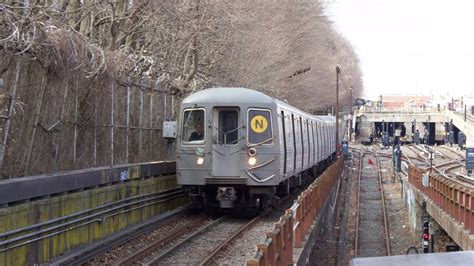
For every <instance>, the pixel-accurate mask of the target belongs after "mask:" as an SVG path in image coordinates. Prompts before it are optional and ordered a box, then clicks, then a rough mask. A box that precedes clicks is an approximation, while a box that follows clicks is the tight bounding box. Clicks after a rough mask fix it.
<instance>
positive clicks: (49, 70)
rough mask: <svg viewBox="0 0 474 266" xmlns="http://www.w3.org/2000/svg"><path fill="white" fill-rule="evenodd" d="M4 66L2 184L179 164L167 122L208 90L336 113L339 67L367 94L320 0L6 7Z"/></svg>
mask: <svg viewBox="0 0 474 266" xmlns="http://www.w3.org/2000/svg"><path fill="white" fill-rule="evenodd" d="M0 59H1V61H0V78H3V79H4V80H5V86H4V88H3V89H2V91H1V95H0V96H1V97H0V98H1V99H0V103H2V108H3V112H2V116H3V118H2V119H3V120H2V130H3V131H2V132H3V133H2V134H3V139H2V145H1V147H0V164H1V165H2V170H1V171H2V174H3V175H4V176H21V175H29V174H35V173H45V172H52V171H59V170H68V169H77V168H84V167H92V166H99V165H108V164H117V163H125V162H140V161H151V160H160V159H166V158H172V157H173V154H172V153H170V152H169V150H170V148H172V143H168V141H167V140H163V139H162V138H161V125H162V122H163V121H164V120H167V119H176V111H175V109H176V106H177V105H178V104H179V101H180V99H182V98H183V97H185V96H187V95H189V94H190V93H192V92H194V91H197V90H201V89H204V88H206V87H211V86H243V87H249V88H253V89H257V90H261V91H263V92H265V93H267V94H270V95H272V96H275V97H277V98H280V99H287V100H288V101H289V102H290V104H293V105H296V106H298V107H300V108H301V109H304V110H306V111H314V110H327V109H328V108H329V107H330V106H331V105H334V103H335V69H334V68H335V66H336V65H339V66H340V67H341V69H342V80H343V83H342V86H343V87H348V86H351V85H352V86H354V88H355V92H354V98H355V97H356V96H357V95H360V94H361V89H362V82H361V73H360V70H359V66H358V60H357V57H356V55H355V54H354V52H353V50H352V48H351V47H350V45H349V44H348V43H347V41H345V40H344V39H343V38H342V37H341V36H340V35H339V34H338V33H336V32H335V31H334V30H333V29H332V27H331V22H330V21H329V20H328V19H327V18H326V17H325V16H324V13H323V7H322V6H321V3H320V2H319V1H316V0H314V1H289V0H288V1H271V0H267V1H230V2H229V1H220V0H207V1H204V0H195V1H179V0H175V1H150V0H134V1H130V0H115V1H97V0H36V1H34V0H30V1H0ZM348 93H349V92H348V90H347V88H341V95H340V99H343V100H342V101H343V102H345V104H346V105H348V100H349V96H348ZM294 95H298V97H294Z"/></svg>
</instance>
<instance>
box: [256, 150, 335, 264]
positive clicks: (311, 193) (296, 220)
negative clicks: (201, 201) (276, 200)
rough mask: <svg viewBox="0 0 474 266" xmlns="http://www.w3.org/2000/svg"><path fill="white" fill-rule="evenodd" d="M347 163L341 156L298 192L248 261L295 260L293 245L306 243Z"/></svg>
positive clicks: (295, 246) (284, 261)
mask: <svg viewBox="0 0 474 266" xmlns="http://www.w3.org/2000/svg"><path fill="white" fill-rule="evenodd" d="M343 165H344V161H343V160H342V159H341V158H340V159H339V160H338V161H337V162H336V163H335V164H334V165H332V166H330V167H329V168H328V169H327V170H326V171H325V172H324V173H323V174H322V175H321V176H320V177H318V178H317V179H316V180H315V181H314V182H313V183H312V184H311V185H310V186H309V187H308V188H307V189H306V190H305V191H303V192H302V193H301V194H300V195H299V196H298V199H297V200H296V202H295V203H294V204H293V206H292V207H291V208H290V209H288V210H286V212H285V214H284V215H283V216H282V217H280V220H279V221H278V222H277V223H275V224H274V227H273V230H272V231H270V232H267V233H266V234H265V235H266V240H265V243H263V244H258V245H257V247H256V253H255V254H254V257H253V258H252V259H249V260H247V265H251V266H254V265H288V264H293V248H302V247H303V241H304V240H305V237H306V235H307V233H309V231H310V228H311V225H312V224H313V223H314V221H315V219H316V218H317V216H318V215H319V214H320V211H321V209H322V207H323V206H324V203H325V201H326V199H327V196H328V195H329V193H330V191H331V188H332V187H333V185H334V183H335V182H336V180H337V179H338V177H339V176H340V175H341V173H342V170H343Z"/></svg>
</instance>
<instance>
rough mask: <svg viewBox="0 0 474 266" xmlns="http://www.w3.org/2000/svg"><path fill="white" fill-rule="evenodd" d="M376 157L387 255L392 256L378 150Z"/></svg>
mask: <svg viewBox="0 0 474 266" xmlns="http://www.w3.org/2000/svg"><path fill="white" fill-rule="evenodd" d="M375 158H376V159H377V165H378V166H377V173H378V176H379V185H380V195H381V198H382V213H383V224H384V229H385V248H386V249H387V256H390V238H389V234H388V222H387V212H386V209H385V196H384V192H383V183H382V173H381V172H380V168H381V165H382V164H381V163H380V158H379V155H378V154H377V152H375Z"/></svg>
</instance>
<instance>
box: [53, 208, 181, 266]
mask: <svg viewBox="0 0 474 266" xmlns="http://www.w3.org/2000/svg"><path fill="white" fill-rule="evenodd" d="M188 207H189V205H186V206H183V207H181V208H178V209H176V210H173V211H171V212H169V213H164V214H162V215H160V216H158V217H156V218H153V219H151V220H149V221H148V222H146V223H145V224H141V225H136V226H134V227H132V228H131V229H125V230H124V231H123V232H121V233H120V234H118V235H116V236H113V237H110V238H106V239H103V240H99V241H98V243H93V244H91V245H88V246H86V248H84V249H79V250H77V251H75V252H73V253H71V254H69V255H67V256H65V257H64V258H60V259H58V260H55V261H52V262H50V263H52V264H53V265H82V264H85V263H87V262H89V261H90V260H93V259H94V258H96V257H98V256H100V255H102V254H104V253H106V252H108V251H110V250H112V249H114V248H115V247H118V246H120V245H122V244H124V243H126V242H128V241H130V240H133V239H136V238H137V237H139V236H140V235H142V234H144V233H146V232H150V231H152V230H155V229H157V228H159V227H161V226H162V225H164V224H167V223H168V222H172V221H175V220H176V219H178V218H180V217H182V216H183V215H184V213H185V212H186V211H187V209H188Z"/></svg>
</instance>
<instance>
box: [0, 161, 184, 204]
mask: <svg viewBox="0 0 474 266" xmlns="http://www.w3.org/2000/svg"><path fill="white" fill-rule="evenodd" d="M175 172H176V163H175V162H174V161H166V162H147V163H136V164H124V165H116V166H105V167H95V168H88V169H81V170H73V171H67V172H62V173H54V174H45V175H37V176H29V177H20V178H13V179H7V180H1V181H0V195H1V197H0V205H7V204H10V203H13V202H18V201H24V200H30V199H34V198H40V197H45V196H50V195H55V194H61V193H65V192H68V191H75V190H81V189H87V188H93V187H98V186H104V185H108V184H114V183H118V182H123V181H127V180H132V179H140V178H146V177H151V176H161V175H170V174H174V173H175Z"/></svg>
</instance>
